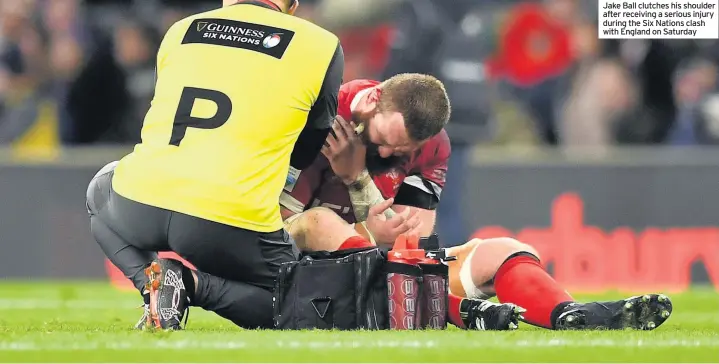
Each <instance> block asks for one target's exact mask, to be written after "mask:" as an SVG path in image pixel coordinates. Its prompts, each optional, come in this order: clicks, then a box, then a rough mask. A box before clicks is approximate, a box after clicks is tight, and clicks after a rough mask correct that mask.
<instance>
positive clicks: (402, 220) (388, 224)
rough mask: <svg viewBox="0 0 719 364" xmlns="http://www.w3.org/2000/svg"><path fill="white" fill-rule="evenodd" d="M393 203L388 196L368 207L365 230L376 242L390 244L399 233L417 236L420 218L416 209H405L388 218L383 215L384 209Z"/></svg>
mask: <svg viewBox="0 0 719 364" xmlns="http://www.w3.org/2000/svg"><path fill="white" fill-rule="evenodd" d="M393 203H394V199H392V198H390V199H388V200H385V201H384V202H382V203H380V204H378V205H375V206H372V207H370V209H369V216H368V217H367V223H366V225H367V230H369V232H370V233H371V234H372V236H373V237H374V239H375V241H376V242H377V244H380V245H392V244H394V241H395V240H396V239H397V237H398V236H400V235H401V234H407V235H417V236H419V234H420V228H421V226H422V225H421V223H422V220H421V219H420V216H419V214H418V211H416V210H415V211H414V212H413V211H412V210H413V209H405V210H404V211H403V212H401V213H398V214H396V215H394V216H393V217H391V218H389V219H388V218H386V217H385V215H384V212H385V210H387V209H389V208H391V207H392V204H393Z"/></svg>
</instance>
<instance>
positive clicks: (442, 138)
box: [421, 129, 452, 159]
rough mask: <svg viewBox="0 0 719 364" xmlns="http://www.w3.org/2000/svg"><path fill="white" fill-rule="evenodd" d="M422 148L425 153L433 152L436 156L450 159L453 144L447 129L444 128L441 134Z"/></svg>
mask: <svg viewBox="0 0 719 364" xmlns="http://www.w3.org/2000/svg"><path fill="white" fill-rule="evenodd" d="M421 150H422V153H423V154H425V153H426V154H431V155H432V156H434V158H444V159H449V155H450V154H451V153H452V145H451V143H450V141H449V135H448V134H447V131H446V130H444V129H442V131H440V132H439V134H437V135H435V136H433V137H432V138H430V139H429V140H428V141H427V142H426V143H424V145H423V146H422V149H421Z"/></svg>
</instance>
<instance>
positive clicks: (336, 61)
mask: <svg viewBox="0 0 719 364" xmlns="http://www.w3.org/2000/svg"><path fill="white" fill-rule="evenodd" d="M344 68H345V57H344V52H343V50H342V46H341V45H340V44H339V42H338V43H337V48H336V49H335V53H334V55H333V56H332V60H331V61H330V64H329V66H328V67H327V73H326V74H325V79H324V81H323V82H322V88H321V89H320V93H319V96H318V98H317V101H315V103H314V105H312V108H311V109H310V112H309V115H308V118H307V124H305V127H304V129H303V130H302V132H301V133H300V136H299V138H298V139H297V143H295V148H294V150H293V151H292V156H291V159H290V165H291V166H293V167H294V168H297V169H304V168H306V167H307V166H309V165H310V164H312V162H313V161H314V160H315V158H317V155H318V154H319V153H320V149H322V145H323V144H324V142H325V140H326V139H327V135H328V134H329V132H330V129H331V128H332V120H334V118H335V116H337V103H338V101H337V98H338V94H339V90H340V86H342V75H343V74H344Z"/></svg>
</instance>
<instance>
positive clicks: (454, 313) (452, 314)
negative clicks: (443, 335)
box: [447, 294, 466, 329]
mask: <svg viewBox="0 0 719 364" xmlns="http://www.w3.org/2000/svg"><path fill="white" fill-rule="evenodd" d="M462 300H464V298H463V297H459V296H455V295H453V294H450V295H449V302H448V304H449V306H448V307H447V312H448V314H449V322H450V323H451V324H452V325H455V326H457V327H459V328H462V329H464V328H466V327H465V326H464V322H462V316H461V315H460V314H459V308H460V306H461V305H462Z"/></svg>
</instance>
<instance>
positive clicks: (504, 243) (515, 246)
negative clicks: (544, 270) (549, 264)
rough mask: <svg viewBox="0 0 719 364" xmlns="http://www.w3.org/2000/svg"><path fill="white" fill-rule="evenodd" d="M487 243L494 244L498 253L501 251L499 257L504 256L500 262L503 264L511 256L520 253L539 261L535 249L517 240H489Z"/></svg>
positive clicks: (505, 238)
mask: <svg viewBox="0 0 719 364" xmlns="http://www.w3.org/2000/svg"><path fill="white" fill-rule="evenodd" d="M489 242H490V243H491V244H496V245H497V247H496V248H495V249H497V250H498V251H502V252H503V253H502V254H500V257H501V256H502V255H506V256H504V257H503V259H502V262H504V261H505V260H506V259H508V258H509V257H511V256H512V255H516V254H520V253H527V254H530V255H533V256H534V257H536V258H537V259H539V252H537V249H535V248H534V247H533V246H531V245H529V244H526V243H523V242H521V241H519V240H517V239H513V238H507V237H504V238H496V239H489Z"/></svg>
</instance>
